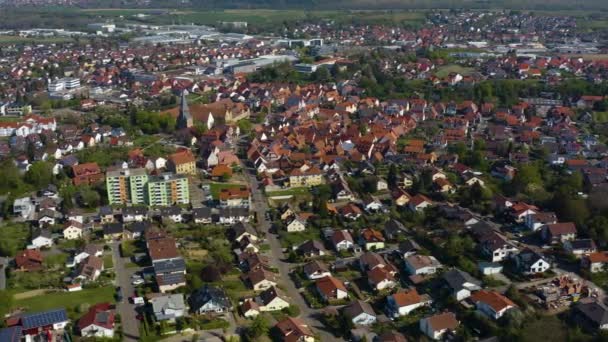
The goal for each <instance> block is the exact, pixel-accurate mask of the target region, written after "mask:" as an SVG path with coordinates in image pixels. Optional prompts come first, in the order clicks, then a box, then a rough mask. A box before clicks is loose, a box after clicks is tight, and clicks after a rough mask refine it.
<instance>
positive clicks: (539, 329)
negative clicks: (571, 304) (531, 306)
mask: <svg viewBox="0 0 608 342" xmlns="http://www.w3.org/2000/svg"><path fill="white" fill-rule="evenodd" d="M566 340H568V330H567V327H566V324H564V322H562V321H560V320H559V318H557V317H556V316H542V317H541V318H540V319H538V320H533V321H532V322H528V324H525V325H524V328H523V329H522V341H526V342H527V341H530V342H532V341H566Z"/></svg>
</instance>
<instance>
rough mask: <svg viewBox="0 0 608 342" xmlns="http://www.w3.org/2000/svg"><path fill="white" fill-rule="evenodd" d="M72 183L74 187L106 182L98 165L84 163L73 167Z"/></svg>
mask: <svg viewBox="0 0 608 342" xmlns="http://www.w3.org/2000/svg"><path fill="white" fill-rule="evenodd" d="M72 176H73V178H72V182H73V183H74V185H76V186H79V185H93V184H96V183H100V182H102V181H103V180H104V178H105V177H104V174H103V172H101V169H100V168H99V165H97V163H84V164H78V165H74V166H72Z"/></svg>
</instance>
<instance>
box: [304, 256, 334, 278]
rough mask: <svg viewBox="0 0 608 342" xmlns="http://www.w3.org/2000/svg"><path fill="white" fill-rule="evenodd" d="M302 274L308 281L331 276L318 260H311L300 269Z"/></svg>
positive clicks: (325, 266) (323, 264)
mask: <svg viewBox="0 0 608 342" xmlns="http://www.w3.org/2000/svg"><path fill="white" fill-rule="evenodd" d="M302 272H304V275H305V276H306V278H307V279H309V280H317V279H321V278H325V277H329V276H331V272H330V271H329V268H327V265H325V263H323V262H322V261H319V260H313V261H310V262H308V263H307V264H305V265H304V266H303V267H302Z"/></svg>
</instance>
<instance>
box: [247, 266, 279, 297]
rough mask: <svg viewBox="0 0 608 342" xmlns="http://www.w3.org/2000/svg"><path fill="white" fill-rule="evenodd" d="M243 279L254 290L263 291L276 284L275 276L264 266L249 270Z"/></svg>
mask: <svg viewBox="0 0 608 342" xmlns="http://www.w3.org/2000/svg"><path fill="white" fill-rule="evenodd" d="M244 279H245V280H246V281H247V282H248V283H249V285H250V286H251V288H253V290H254V291H263V290H266V289H268V288H270V287H272V286H277V279H276V276H275V275H274V274H273V273H271V272H269V271H267V270H266V269H265V268H257V269H254V270H250V271H249V272H248V273H247V274H245V275H244Z"/></svg>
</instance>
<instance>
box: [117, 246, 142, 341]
mask: <svg viewBox="0 0 608 342" xmlns="http://www.w3.org/2000/svg"><path fill="white" fill-rule="evenodd" d="M112 256H113V259H114V271H115V272H116V283H117V285H118V286H120V288H121V292H122V297H123V300H122V302H120V303H117V304H116V309H117V311H118V313H119V314H120V317H121V321H122V331H123V341H138V340H139V321H138V320H137V317H136V316H137V312H136V311H135V305H133V304H130V303H129V300H128V299H129V297H131V296H133V291H134V287H133V285H131V276H132V275H133V273H135V271H137V270H138V269H137V268H127V267H126V264H127V263H128V262H129V259H128V258H122V257H121V256H120V243H119V242H113V243H112Z"/></svg>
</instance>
